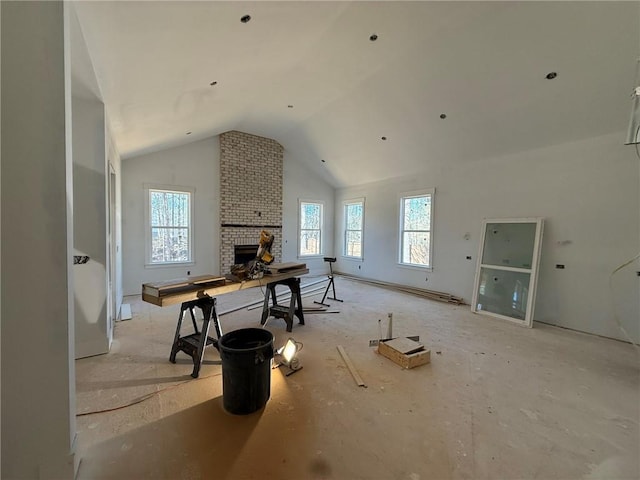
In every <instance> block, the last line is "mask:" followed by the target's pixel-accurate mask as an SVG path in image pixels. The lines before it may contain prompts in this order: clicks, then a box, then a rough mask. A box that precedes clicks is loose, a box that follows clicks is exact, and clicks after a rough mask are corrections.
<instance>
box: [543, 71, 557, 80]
mask: <svg viewBox="0 0 640 480" xmlns="http://www.w3.org/2000/svg"><path fill="white" fill-rule="evenodd" d="M557 76H558V73H557V72H549V73H547V76H546V78H547V80H553V79H554V78H556V77H557Z"/></svg>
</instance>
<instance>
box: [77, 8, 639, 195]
mask: <svg viewBox="0 0 640 480" xmlns="http://www.w3.org/2000/svg"><path fill="white" fill-rule="evenodd" d="M74 6H75V10H76V12H77V16H78V19H79V22H80V25H81V28H82V32H83V34H84V37H85V41H86V45H87V48H88V52H89V55H90V57H91V60H92V62H93V68H94V70H95V75H96V77H97V80H98V84H99V87H100V92H101V93H100V95H101V97H102V100H103V101H104V103H105V105H106V107H107V110H108V113H109V117H110V121H111V126H112V132H113V135H114V138H115V141H116V144H117V147H118V149H119V151H120V153H121V155H122V157H123V159H127V158H129V157H133V156H136V155H139V154H141V153H145V152H151V151H154V150H159V149H163V148H167V147H170V146H176V145H180V144H183V143H188V142H191V141H194V140H197V139H201V138H206V137H209V136H212V135H217V134H220V133H223V132H225V131H228V130H240V131H243V132H247V133H252V134H255V135H261V136H265V137H269V138H273V139H275V140H277V141H278V142H280V143H281V144H282V145H283V146H284V148H285V152H286V154H287V155H289V156H291V158H293V159H295V160H299V161H303V162H306V163H308V165H309V166H310V167H311V168H312V169H313V170H315V171H316V172H317V173H318V174H320V175H322V176H323V177H324V178H326V179H327V180H328V181H329V182H331V183H332V184H333V185H334V186H336V187H340V186H347V185H355V184H360V183H366V182H371V181H378V180H384V179H388V178H392V177H397V176H404V175H411V174H414V173H416V172H420V171H423V170H424V169H425V168H426V167H427V166H428V165H431V166H434V165H435V166H446V165H447V164H450V163H455V162H471V161H480V160H482V159H486V158H490V157H494V156H498V155H503V154H508V153H512V152H517V151H522V150H527V149H531V148H536V147H540V146H546V145H553V144H558V143H563V142H567V141H573V140H578V139H581V138H586V137H593V136H598V135H603V134H607V133H612V132H618V131H620V132H622V131H624V130H625V129H626V126H627V122H628V118H629V114H630V108H631V100H630V94H631V91H632V88H633V86H634V85H633V82H634V76H635V68H636V60H637V58H638V56H640V29H639V23H640V4H639V3H638V2H610V1H604V2H515V1H510V2H482V1H472V2H455V1H454V2H420V1H413V2H402V1H390V2H360V1H357V2H328V1H327V2H325V1H322V2H310V1H299V2H293V1H285V2H270V1H258V2H241V1H233V2H218V1H212V2H205V1H197V2H184V1H177V2H165V1H162V2H160V1H158V2H122V1H113V2H93V1H92V2H89V1H84V2H77V3H75V5H74ZM247 15H248V16H250V20H249V21H246V22H245V21H242V18H243V17H244V16H247ZM245 20H246V19H245ZM374 39H375V40H374ZM551 72H555V73H556V74H557V76H556V78H554V79H551V80H550V79H547V74H549V73H551ZM443 115H444V116H446V118H441V117H442V116H443ZM189 132H190V133H189ZM383 137H384V138H385V139H386V140H385V139H383ZM623 141H624V135H621V142H623ZM323 160H324V161H323Z"/></svg>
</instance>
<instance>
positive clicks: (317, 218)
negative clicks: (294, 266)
mask: <svg viewBox="0 0 640 480" xmlns="http://www.w3.org/2000/svg"><path fill="white" fill-rule="evenodd" d="M322 211H323V205H322V203H320V202H307V201H302V200H301V201H300V223H299V224H300V232H299V233H300V235H299V240H298V245H299V246H298V255H299V256H301V257H306V256H313V255H322Z"/></svg>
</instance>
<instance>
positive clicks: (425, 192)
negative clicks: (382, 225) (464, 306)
mask: <svg viewBox="0 0 640 480" xmlns="http://www.w3.org/2000/svg"><path fill="white" fill-rule="evenodd" d="M435 193H436V190H435V188H425V189H421V190H413V191H410V192H402V193H400V194H399V195H398V204H399V210H398V213H399V215H398V265H399V266H401V267H406V268H415V269H420V270H426V271H433V243H434V242H433V232H434V228H433V224H434V210H435V208H434V206H435ZM427 196H429V197H431V202H430V207H429V209H430V212H429V218H430V222H429V230H405V228H404V202H405V200H406V199H410V198H419V197H427ZM407 231H411V232H428V233H429V252H428V254H429V264H428V265H422V264H417V263H408V262H404V261H403V260H402V257H403V252H404V233H405V232H407Z"/></svg>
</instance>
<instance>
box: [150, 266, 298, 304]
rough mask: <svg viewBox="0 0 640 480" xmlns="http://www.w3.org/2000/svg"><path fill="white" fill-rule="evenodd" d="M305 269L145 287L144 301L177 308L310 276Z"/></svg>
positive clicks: (203, 278) (184, 280)
mask: <svg viewBox="0 0 640 480" xmlns="http://www.w3.org/2000/svg"><path fill="white" fill-rule="evenodd" d="M300 265H303V267H302V268H296V269H292V270H286V271H284V272H282V271H281V272H278V273H270V274H266V275H264V277H262V278H258V279H255V280H245V281H242V282H235V281H232V280H229V279H226V278H224V277H215V276H213V275H211V276H208V277H209V278H210V279H211V283H203V281H204V280H205V277H207V276H206V275H201V276H199V277H194V278H195V279H197V280H196V281H192V280H190V279H180V280H173V281H169V282H160V283H144V284H142V300H144V301H145V302H147V303H153V304H154V305H158V306H159V307H166V306H168V305H175V304H176V303H183V302H188V301H191V300H197V299H199V298H203V297H206V296H209V297H217V296H219V295H223V294H225V293H232V292H237V291H240V290H247V289H248V288H253V287H260V286H265V285H268V284H269V283H273V282H278V281H280V280H286V279H288V278H293V277H299V276H301V275H305V274H307V273H309V269H308V268H307V267H306V265H304V264H300Z"/></svg>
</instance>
